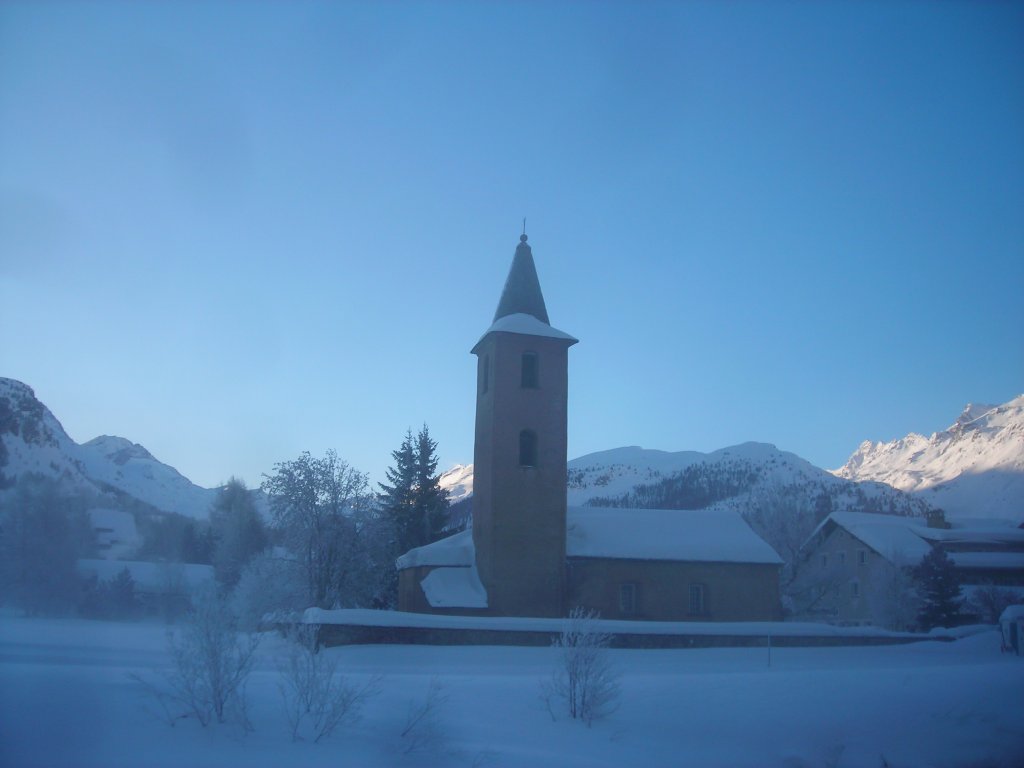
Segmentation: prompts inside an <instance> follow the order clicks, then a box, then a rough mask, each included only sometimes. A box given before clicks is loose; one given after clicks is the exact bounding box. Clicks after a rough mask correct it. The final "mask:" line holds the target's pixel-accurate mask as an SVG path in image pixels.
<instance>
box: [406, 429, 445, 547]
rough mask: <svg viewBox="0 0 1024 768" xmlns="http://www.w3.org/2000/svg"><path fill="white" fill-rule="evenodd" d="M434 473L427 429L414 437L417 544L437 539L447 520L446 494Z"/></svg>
mask: <svg viewBox="0 0 1024 768" xmlns="http://www.w3.org/2000/svg"><path fill="white" fill-rule="evenodd" d="M436 472H437V441H436V440H431V439H430V431H429V430H428V429H427V425H426V424H424V425H423V429H421V430H420V433H419V434H418V435H417V436H416V493H415V496H414V500H415V501H414V504H413V509H414V514H415V516H416V522H417V523H419V527H420V531H419V544H417V546H422V545H423V544H429V543H430V542H432V541H437V540H438V539H440V538H441V537H442V535H443V533H444V527H445V523H446V522H447V517H448V491H447V489H445V488H442V487H441V476H440V475H438V474H435V473H436Z"/></svg>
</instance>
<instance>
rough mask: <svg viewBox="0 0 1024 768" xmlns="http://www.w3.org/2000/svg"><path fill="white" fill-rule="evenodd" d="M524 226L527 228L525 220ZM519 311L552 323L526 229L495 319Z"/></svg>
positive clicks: (513, 260)
mask: <svg viewBox="0 0 1024 768" xmlns="http://www.w3.org/2000/svg"><path fill="white" fill-rule="evenodd" d="M523 227H524V230H525V227H526V222H525V221H524V222H523ZM519 312H521V313H523V314H527V315H533V316H534V317H535V318H537V319H538V320H540V321H541V322H542V323H545V324H547V325H550V321H549V320H548V310H547V307H545V306H544V294H543V293H541V290H540V280H538V279H537V267H536V266H534V264H533V251H532V250H530V246H529V245H527V244H526V233H525V231H524V232H523V234H522V235H521V236H520V238H519V245H518V246H516V255H515V256H514V257H513V258H512V268H511V269H510V270H509V271H508V277H507V278H506V279H505V288H504V290H503V291H502V292H501V300H500V301H499V302H498V311H497V312H495V313H494V319H495V320H498V319H499V318H502V317H505V316H506V315H514V314H516V313H519Z"/></svg>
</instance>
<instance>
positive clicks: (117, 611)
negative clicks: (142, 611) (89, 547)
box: [107, 566, 139, 619]
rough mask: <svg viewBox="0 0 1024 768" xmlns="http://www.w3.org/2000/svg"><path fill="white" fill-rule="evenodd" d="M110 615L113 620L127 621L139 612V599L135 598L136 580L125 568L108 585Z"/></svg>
mask: <svg viewBox="0 0 1024 768" xmlns="http://www.w3.org/2000/svg"><path fill="white" fill-rule="evenodd" d="M107 596H108V599H109V609H110V614H111V616H112V617H113V618H117V619H125V618H129V617H131V616H134V615H135V613H136V612H137V610H138V605H139V604H138V599H137V598H136V596H135V579H133V578H132V574H131V571H129V570H128V566H125V567H124V568H122V569H121V570H120V571H118V573H117V575H116V576H114V577H113V578H112V579H111V580H110V584H109V585H107Z"/></svg>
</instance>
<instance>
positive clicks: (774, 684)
mask: <svg viewBox="0 0 1024 768" xmlns="http://www.w3.org/2000/svg"><path fill="white" fill-rule="evenodd" d="M285 647H286V646H285V643H284V641H283V640H281V639H280V638H279V637H277V636H275V635H267V636H265V637H264V639H263V642H262V644H261V648H260V661H259V666H258V668H257V670H256V671H255V672H254V673H253V675H252V678H251V680H250V683H249V686H248V693H249V698H250V699H251V707H250V713H249V714H250V718H251V720H252V723H253V725H254V727H255V730H254V731H253V732H252V733H248V734H245V733H243V732H242V731H241V729H240V728H237V727H234V726H216V727H210V728H207V729H203V728H201V727H199V725H198V724H197V723H195V722H192V721H189V720H184V721H179V722H178V723H177V724H176V725H175V726H174V727H171V726H169V725H168V724H167V723H166V721H164V720H162V719H161V718H160V717H159V715H158V712H159V709H158V707H156V705H155V704H154V702H153V700H152V699H151V698H150V697H149V696H148V695H147V694H146V693H145V692H144V691H143V689H142V686H140V685H139V684H138V683H137V682H134V681H133V680H132V679H130V677H129V675H130V674H131V673H136V674H139V675H143V676H145V677H148V678H149V679H151V680H154V681H156V680H157V679H158V678H159V675H160V670H161V669H163V668H165V667H166V665H167V663H168V661H167V656H166V652H165V628H164V627H163V626H162V625H160V624H156V623H116V622H95V621H82V620H44V619H23V618H15V617H12V616H11V615H9V614H7V615H3V616H0V765H3V766H25V767H27V766H36V765H46V766H76V767H78V766H92V765H96V766H164V765H190V766H205V765H225V766H280V765H288V766H305V765H325V766H326V765H330V766H376V765H384V766H390V765H395V766H404V765H431V766H435V765H436V766H467V768H468V767H469V766H548V765H550V766H628V765H637V766H640V765H643V766H660V765H665V766H690V765H692V766H786V767H787V768H796V767H798V766H882V765H888V766H915V767H916V766H930V765H935V766H979V768H980V767H981V766H1020V765H1024V659H1022V658H1018V657H1012V656H1009V655H1003V654H1000V652H999V638H998V635H997V633H996V632H995V631H991V632H985V633H983V634H979V635H975V636H972V637H967V638H964V639H961V640H959V641H957V642H954V643H933V642H928V643H920V644H914V645H909V646H892V647H881V648H820V649H819V648H811V649H807V648H799V649H796V648H794V649H775V650H774V651H772V655H771V665H770V666H769V663H768V662H769V658H768V654H767V651H766V649H764V648H759V649H704V650H656V651H649V650H648V651H637V650H622V651H612V652H611V653H612V656H613V660H614V663H615V665H616V668H617V669H618V671H619V672H620V674H621V688H622V692H621V697H620V701H619V708H618V710H617V711H616V712H615V713H614V714H612V715H611V716H610V717H608V718H607V719H605V720H602V721H599V722H596V723H595V724H594V726H593V727H592V728H590V729H588V728H587V727H585V726H583V725H581V724H579V723H577V722H572V721H567V720H564V719H563V720H560V721H557V722H555V721H552V718H551V716H550V714H549V713H548V711H547V709H546V707H545V706H544V704H543V703H542V701H541V698H540V696H539V693H538V691H539V686H540V681H541V680H543V679H546V678H547V677H548V676H549V675H550V671H551V669H552V665H553V662H554V654H553V651H552V650H551V649H548V648H502V647H426V646H351V647H343V648H333V649H327V650H324V651H323V653H329V654H332V655H335V656H336V657H337V658H338V659H339V661H340V663H341V664H342V666H343V667H344V669H345V670H346V671H347V674H348V675H349V676H350V678H351V679H353V680H364V679H368V678H369V677H372V676H374V675H382V676H383V681H382V683H381V687H380V693H379V694H378V695H377V696H376V697H375V698H373V699H372V700H371V701H370V702H369V704H368V705H367V706H366V708H365V710H364V712H363V717H362V720H361V721H360V722H359V723H358V724H356V725H352V726H349V727H346V728H344V729H343V730H340V731H337V732H335V733H334V734H333V735H332V736H331V737H330V739H329V740H327V741H326V742H321V743H320V744H312V743H293V742H292V741H291V738H290V735H289V733H288V730H287V726H286V725H285V722H284V718H283V717H282V715H281V705H280V700H279V693H278V688H277V685H278V672H277V671H276V670H277V667H276V659H277V658H278V657H280V655H281V654H282V653H283V652H284V650H285ZM434 679H436V680H437V681H438V682H439V683H440V685H441V686H442V693H443V694H444V696H445V697H446V700H445V702H444V703H443V705H441V706H439V707H438V708H437V709H436V713H437V715H438V721H437V727H436V730H435V736H436V738H435V739H433V740H432V741H431V742H430V743H427V744H424V745H420V746H419V747H418V748H417V749H414V750H412V751H409V752H407V751H406V749H407V747H408V746H409V744H407V742H408V741H409V739H407V738H406V739H403V738H402V737H401V735H400V733H401V731H402V729H403V728H404V726H405V724H406V718H407V713H408V711H409V708H410V705H411V704H415V703H419V702H421V701H422V700H423V699H424V697H425V695H426V691H427V689H428V687H429V686H430V684H431V681H432V680H434ZM883 759H884V761H885V762H884V763H883Z"/></svg>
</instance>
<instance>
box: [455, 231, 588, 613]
mask: <svg viewBox="0 0 1024 768" xmlns="http://www.w3.org/2000/svg"><path fill="white" fill-rule="evenodd" d="M519 240H520V242H519V245H518V246H517V247H516V252H515V256H514V257H513V260H512V268H511V269H510V270H509V273H508V278H507V279H506V281H505V288H504V290H503V291H502V294H501V300H500V301H499V302H498V310H497V312H495V314H494V322H493V323H492V325H491V327H490V328H488V329H487V331H486V332H485V333H484V335H483V336H482V337H481V339H480V341H478V342H477V343H476V346H474V347H473V350H472V352H473V354H474V355H476V356H477V395H476V442H475V446H474V455H473V544H474V547H475V550H476V564H477V570H478V572H479V575H480V580H481V582H482V583H483V586H484V588H485V589H486V590H487V595H488V612H489V613H492V614H494V615H501V616H563V615H565V610H566V606H565V600H566V598H565V575H566V574H565V570H566V566H565V517H566V509H565V508H566V499H565V495H566V450H567V402H568V361H569V347H571V346H572V345H573V344H575V343H576V342H577V340H576V339H574V338H573V337H572V336H570V335H569V334H567V333H563V332H562V331H559V330H557V329H555V328H552V327H551V324H550V322H549V321H548V313H547V308H546V307H545V305H544V296H543V294H542V293H541V289H540V281H539V280H538V279H537V269H536V266H535V265H534V262H533V253H532V250H531V249H530V246H529V245H528V244H527V237H526V235H525V234H524V235H523V236H522V237H520V238H519Z"/></svg>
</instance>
